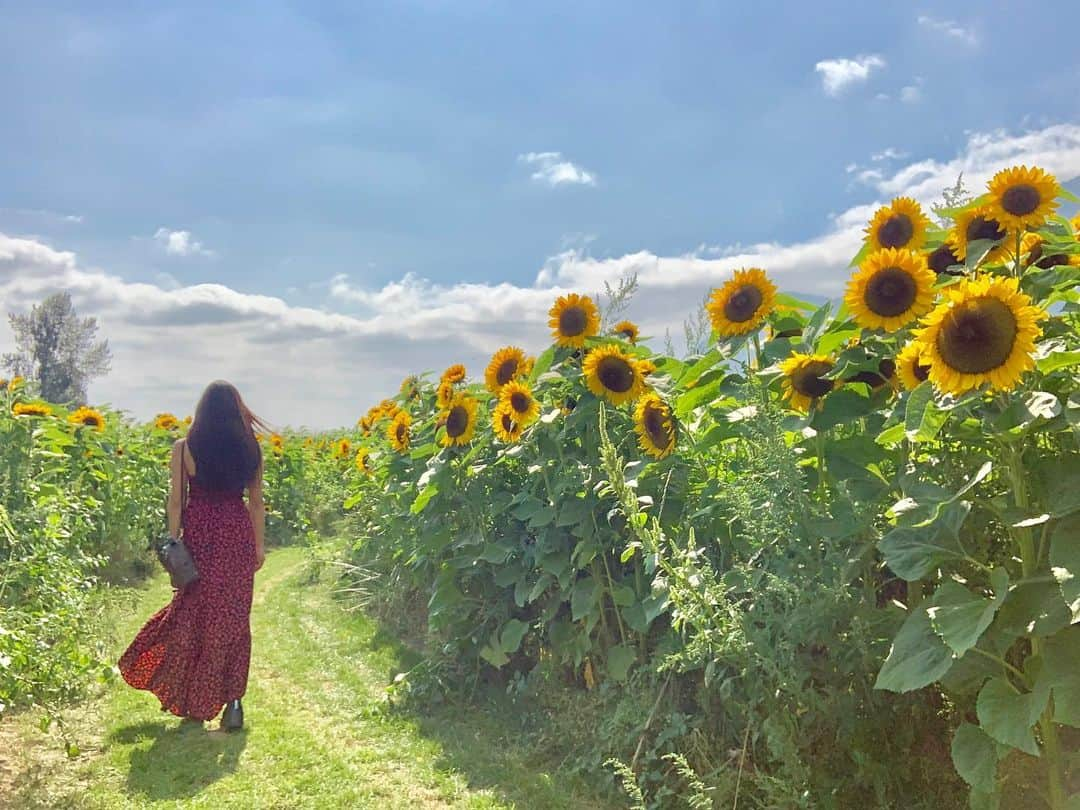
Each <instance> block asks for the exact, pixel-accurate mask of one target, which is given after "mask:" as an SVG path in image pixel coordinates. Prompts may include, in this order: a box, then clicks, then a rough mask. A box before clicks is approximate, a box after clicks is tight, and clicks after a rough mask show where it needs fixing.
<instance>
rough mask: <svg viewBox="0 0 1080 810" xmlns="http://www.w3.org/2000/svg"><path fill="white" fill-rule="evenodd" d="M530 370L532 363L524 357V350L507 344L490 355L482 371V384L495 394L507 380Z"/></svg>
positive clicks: (524, 374) (518, 376)
mask: <svg viewBox="0 0 1080 810" xmlns="http://www.w3.org/2000/svg"><path fill="white" fill-rule="evenodd" d="M531 370H532V363H530V362H529V360H528V359H527V358H526V357H525V352H523V351H522V350H521V349H519V348H518V347H517V346H507V347H506V348H503V349H499V350H498V351H497V352H495V354H494V355H492V357H491V362H490V363H488V367H487V370H486V371H484V384H485V385H486V386H487V389H488V390H489V391H490V392H491V393H493V394H497V393H499V389H500V388H502V387H503V386H504V385H506V384H507V383H508V382H510V381H512V380H516V379H518V378H520V377H524V376H526V375H527V374H528V373H529V371H531Z"/></svg>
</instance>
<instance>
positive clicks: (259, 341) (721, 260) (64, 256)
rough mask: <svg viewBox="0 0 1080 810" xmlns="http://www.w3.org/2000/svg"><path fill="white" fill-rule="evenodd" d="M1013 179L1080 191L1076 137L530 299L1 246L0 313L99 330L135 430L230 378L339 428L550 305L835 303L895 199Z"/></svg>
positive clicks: (531, 327)
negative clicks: (1036, 176) (283, 293)
mask: <svg viewBox="0 0 1080 810" xmlns="http://www.w3.org/2000/svg"><path fill="white" fill-rule="evenodd" d="M1018 163H1027V164H1028V165H1032V164H1035V165H1039V166H1042V167H1043V168H1045V169H1046V170H1047V171H1050V172H1052V173H1053V174H1055V175H1056V176H1057V178H1058V180H1059V181H1061V182H1072V181H1075V180H1076V179H1077V178H1080V125H1074V124H1062V125H1057V126H1051V127H1047V128H1045V129H1041V130H1036V131H1032V132H1028V133H1024V134H1020V135H1009V134H1007V133H1004V132H992V133H984V134H974V135H971V136H970V138H969V140H968V142H967V144H966V145H965V147H964V149H963V150H962V151H961V152H960V153H959V154H958V155H957V156H956V157H954V158H953V159H951V160H944V161H936V160H931V159H926V160H920V161H916V162H913V163H910V164H908V165H903V166H900V167H898V168H897V169H895V170H888V169H887V168H886V164H883V163H879V164H877V165H876V166H875V168H874V169H867V170H863V172H873V173H874V174H866V175H865V176H864V177H862V182H864V183H866V184H867V185H868V187H869V188H871V189H873V191H874V196H875V198H876V199H873V200H868V201H867V202H866V203H865V204H862V205H858V206H855V207H852V208H849V209H847V210H845V211H841V212H839V213H837V214H836V215H834V216H832V217H830V218H829V220H828V221H824V222H823V227H822V229H821V231H820V233H819V234H818V235H817V236H815V237H813V238H811V239H808V240H805V241H802V242H796V243H790V244H782V243H775V242H770V243H762V244H753V245H738V244H735V245H727V246H701V247H699V249H698V250H697V251H695V252H693V253H690V254H688V255H683V256H659V255H656V254H654V253H651V252H649V251H639V252H636V253H631V254H627V255H624V256H619V257H613V258H595V257H592V256H590V255H588V253H587V251H586V249H585V248H583V247H580V246H578V247H576V248H571V249H567V250H564V251H563V252H561V253H559V254H558V255H555V256H553V257H551V258H550V259H549V260H548V261H547V262H546V263H545V264H544V266H543V267H542V268H540V269H539V271H538V273H537V275H536V277H535V279H534V282H533V283H532V284H531V285H520V284H511V283H508V282H503V283H474V284H464V283H463V284H451V285H445V284H437V283H434V282H432V281H430V280H427V279H424V278H421V277H419V276H417V275H413V274H407V275H405V276H404V277H403V278H401V279H399V280H397V281H394V282H391V283H389V284H386V285H383V286H382V287H379V288H370V287H366V286H364V285H363V284H361V283H359V282H357V281H356V280H354V279H350V278H348V277H346V276H337V277H335V278H333V279H331V280H330V281H329V282H328V283H327V284H326V288H325V294H326V300H327V302H328V308H326V309H314V308H310V307H300V306H294V305H290V304H289V303H288V302H286V301H284V300H282V299H280V298H276V297H271V296H264V295H255V294H251V293H245V292H242V291H239V290H234V289H231V288H229V287H226V286H223V285H220V284H198V285H192V286H186V287H185V286H175V287H173V284H172V281H171V280H170V279H166V278H162V279H160V283H158V284H144V283H133V282H129V281H125V280H124V279H121V278H119V277H118V276H115V275H113V274H110V273H108V272H105V271H102V270H98V269H93V268H88V267H86V266H85V265H83V264H82V263H81V262H80V261H79V259H78V258H77V257H76V256H75V254H73V253H70V252H64V251H60V250H56V249H54V248H52V247H50V246H48V245H46V244H43V243H42V242H40V241H37V240H34V239H18V238H13V237H8V236H4V235H2V234H0V301H3V302H4V308H5V309H7V310H11V311H25V310H26V309H29V307H30V306H31V305H32V304H33V303H35V302H37V301H39V300H41V298H42V297H44V296H45V295H48V294H49V293H51V292H56V291H58V290H67V291H68V292H70V293H71V295H72V297H73V299H74V301H75V305H76V307H77V308H78V309H79V311H80V312H81V313H82V314H84V315H93V316H96V317H97V318H98V321H99V323H100V325H101V332H102V335H103V336H105V337H108V338H109V341H110V345H111V346H112V347H113V353H114V362H113V371H112V373H111V374H110V375H108V376H107V377H105V378H104V379H102V380H101V381H99V382H97V383H95V384H94V385H93V386H92V387H91V396H92V397H93V398H94V399H95V400H96V401H98V402H112V403H115V404H116V405H118V406H121V407H124V408H127V409H129V410H131V411H132V412H133V413H134V414H136V415H137V416H139V417H140V418H148V417H150V416H152V415H153V414H154V413H156V412H157V411H159V410H171V411H174V412H176V413H181V414H186V413H189V412H190V410H191V408H192V407H193V404H194V402H195V399H196V398H197V396H198V394H199V392H200V389H201V387H202V386H203V385H205V384H206V383H207V382H208V381H209V380H210V379H213V378H216V377H223V378H225V379H230V380H232V381H233V382H235V383H237V385H238V386H239V387H240V389H241V391H243V392H244V394H245V397H247V398H248V399H249V400H250V402H251V404H252V407H253V408H255V410H256V411H257V412H262V413H264V414H265V415H266V416H267V417H268V418H269V419H270V420H272V421H273V422H274V423H276V424H279V425H284V424H294V425H301V424H308V425H312V426H316V427H329V426H333V425H347V424H352V423H353V422H354V421H355V420H356V418H357V416H359V415H360V414H361V413H362V412H363V411H364V410H365V409H366V408H367V407H368V405H370V404H371V403H372V402H374V401H378V400H379V399H381V398H383V397H384V396H387V395H388V394H391V393H393V392H394V391H395V390H396V388H397V385H398V383H399V382H400V380H401V378H402V377H404V376H405V375H406V374H410V373H414V372H422V371H425V370H434V371H436V372H438V371H440V370H441V369H442V368H444V367H445V366H447V365H449V364H450V363H452V362H464V363H465V364H466V365H467V366H468V368H469V371H470V372H471V373H472V375H473V376H474V377H475V376H478V375H480V374H481V373H482V370H483V366H484V365H485V364H486V362H487V360H488V358H489V357H490V356H491V353H492V352H493V351H494V350H496V349H497V348H499V347H500V346H504V345H507V344H515V345H519V346H522V347H523V348H525V349H526V350H528V351H530V352H538V351H540V350H542V349H543V348H544V347H545V346H546V345H548V343H549V339H550V336H549V334H548V328H547V311H548V309H549V308H550V306H551V303H552V301H553V300H554V298H555V297H556V296H558V295H561V294H563V293H565V292H569V291H576V292H583V293H592V292H595V291H597V290H601V289H603V286H604V282H613V281H616V280H617V279H618V278H619V277H620V276H621V275H622V274H623V273H625V272H627V271H637V273H638V281H639V285H640V289H639V293H638V295H637V296H636V297H635V299H634V300H633V301H632V303H631V309H630V312H629V313H628V314H629V316H630V317H631V318H633V319H634V320H636V321H637V322H638V323H639V325H640V326H641V327H642V331H643V333H644V334H647V335H653V336H657V337H660V338H662V336H663V334H664V330H665V329H669V328H670V329H671V330H672V332H673V333H674V334H681V324H682V320H683V318H684V317H685V316H687V315H689V314H690V313H691V312H692V311H693V310H694V308H695V307H697V306H698V305H699V304H700V302H701V299H702V296H703V295H704V294H705V293H706V292H707V291H708V290H709V289H710V288H711V287H714V286H717V285H719V284H721V283H723V281H725V280H726V279H727V278H728V277H729V275H730V273H731V271H732V270H733V269H735V268H738V267H745V266H759V267H763V268H765V269H766V270H767V271H768V272H769V274H770V276H772V277H773V278H774V279H775V280H776V282H777V284H778V285H779V286H780V287H781V288H782V289H783V290H785V291H787V292H791V293H793V294H804V295H821V296H830V297H836V296H838V295H840V294H841V293H842V291H843V289H844V285H845V283H846V281H847V278H848V275H849V273H850V268H849V267H848V262H849V261H850V258H851V256H852V255H854V254H855V252H856V251H857V250H858V249H859V245H860V243H861V239H862V229H863V228H864V227H865V224H866V221H867V220H868V219H869V218H870V216H871V215H872V214H873V212H874V210H875V209H876V207H877V206H878V205H880V204H882V203H883V202H885V201H887V200H888V199H890V198H892V197H895V196H899V195H907V196H912V197H914V198H916V199H917V200H920V201H921V202H922V203H924V204H926V205H930V204H933V203H935V202H936V201H937V200H939V199H940V196H941V191H942V189H943V188H945V187H946V186H951V185H952V184H953V183H954V182H955V180H956V177H957V175H958V174H959V173H960V172H963V174H964V181H965V183H966V184H967V186H968V188H971V189H978V188H979V187H980V186H982V184H983V183H985V182H986V180H987V179H989V178H990V177H991V176H992V175H993V173H994V172H995V171H997V170H998V169H999V168H1001V167H1003V166H1008V165H1013V164H1018ZM330 306H332V307H333V310H331V309H330V308H329V307H330ZM10 343H11V336H10V331H9V330H8V328H7V325H6V321H4V322H0V353H2V352H3V351H6V350H8V349H9V347H10ZM656 345H659V341H657V342H656Z"/></svg>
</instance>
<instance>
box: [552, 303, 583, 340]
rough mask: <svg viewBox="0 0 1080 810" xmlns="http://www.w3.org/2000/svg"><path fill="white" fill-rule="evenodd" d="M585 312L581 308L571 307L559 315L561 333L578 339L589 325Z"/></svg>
mask: <svg viewBox="0 0 1080 810" xmlns="http://www.w3.org/2000/svg"><path fill="white" fill-rule="evenodd" d="M588 320H589V319H588V318H586V317H585V310H583V309H582V308H581V307H569V308H567V309H564V310H563V311H562V312H560V313H559V332H560V334H562V335H565V336H566V337H577V336H578V335H580V334H581V333H582V332H584V331H585V324H586V323H588Z"/></svg>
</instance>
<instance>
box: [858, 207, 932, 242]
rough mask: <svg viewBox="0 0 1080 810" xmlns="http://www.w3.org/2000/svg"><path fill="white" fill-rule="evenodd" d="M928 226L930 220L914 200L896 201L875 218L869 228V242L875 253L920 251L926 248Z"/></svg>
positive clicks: (867, 233) (867, 235) (867, 229)
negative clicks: (887, 250) (877, 251)
mask: <svg viewBox="0 0 1080 810" xmlns="http://www.w3.org/2000/svg"><path fill="white" fill-rule="evenodd" d="M929 225H930V220H929V219H927V217H926V215H925V214H924V213H923V210H922V207H921V206H920V205H919V204H918V203H917V202H915V200H913V199H911V198H910V197H897V198H896V199H895V200H893V201H892V202H891V203H890V204H889V205H886V206H882V207H881V208H879V209H878V210H877V213H875V214H874V218H873V219H871V220H870V224H869V225H868V226H867V228H866V241H867V242H868V243H869V244H870V246H871V247H872V248H874V249H875V250H881V249H882V248H907V249H908V250H919V249H920V248H921V247H922V246H923V245H925V244H926V228H927V226H929Z"/></svg>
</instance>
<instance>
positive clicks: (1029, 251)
mask: <svg viewBox="0 0 1080 810" xmlns="http://www.w3.org/2000/svg"><path fill="white" fill-rule="evenodd" d="M1045 246H1046V243H1045V241H1044V240H1043V238H1042V237H1041V236H1039V234H1037V233H1025V234H1024V235H1023V236H1022V237H1021V238H1020V257H1021V259H1022V260H1023V261H1022V266H1023V267H1031V266H1032V265H1035V266H1036V267H1038V268H1040V269H1042V270H1049V269H1050V268H1051V267H1060V266H1064V265H1073V266H1076V265H1077V263H1078V262H1080V255H1078V254H1073V255H1070V254H1068V253H1047V252H1046V247H1045ZM1025 257H1026V259H1025ZM1008 259H1009V263H1010V264H1012V263H1013V262H1015V261H1016V251H1015V246H1010V249H1009V253H1008Z"/></svg>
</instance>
